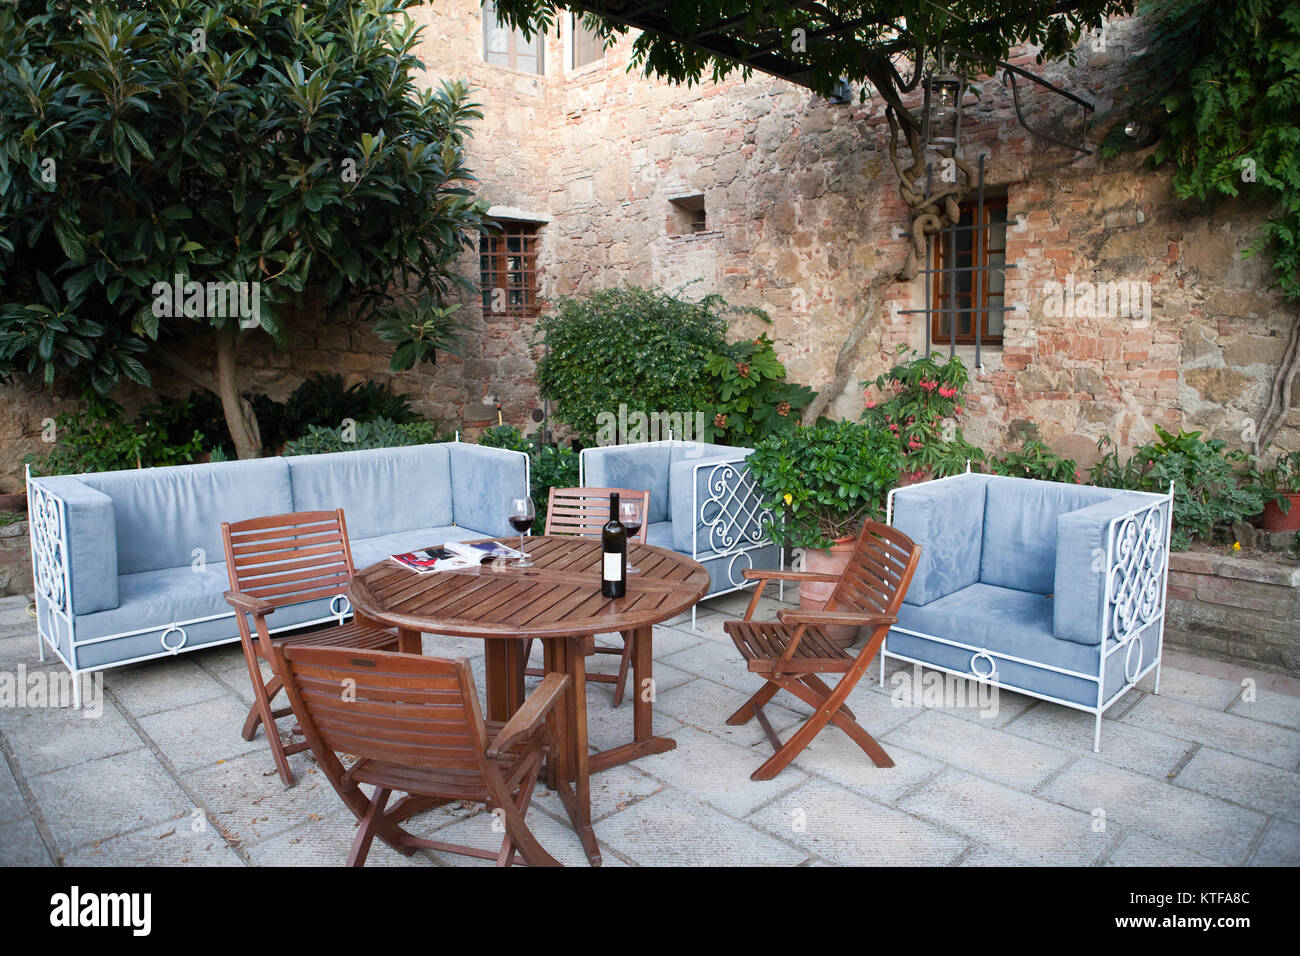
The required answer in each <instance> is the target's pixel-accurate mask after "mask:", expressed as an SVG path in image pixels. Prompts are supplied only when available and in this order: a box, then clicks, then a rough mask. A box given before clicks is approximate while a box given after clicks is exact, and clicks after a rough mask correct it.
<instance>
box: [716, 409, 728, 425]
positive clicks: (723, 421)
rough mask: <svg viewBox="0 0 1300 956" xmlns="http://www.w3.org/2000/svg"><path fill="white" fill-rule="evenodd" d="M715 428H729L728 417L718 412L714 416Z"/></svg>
mask: <svg viewBox="0 0 1300 956" xmlns="http://www.w3.org/2000/svg"><path fill="white" fill-rule="evenodd" d="M713 427H714V428H726V427H727V416H726V415H724V414H722V412H718V414H716V415H714V416H713Z"/></svg>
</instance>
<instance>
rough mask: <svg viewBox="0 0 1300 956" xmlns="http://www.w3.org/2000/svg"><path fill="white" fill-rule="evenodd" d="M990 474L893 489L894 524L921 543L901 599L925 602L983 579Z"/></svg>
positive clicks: (960, 476)
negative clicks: (982, 569)
mask: <svg viewBox="0 0 1300 956" xmlns="http://www.w3.org/2000/svg"><path fill="white" fill-rule="evenodd" d="M988 482H989V476H987V475H974V474H971V475H958V476H957V477H955V478H945V479H942V480H940V481H927V482H923V483H921V484H918V485H910V486H908V487H906V488H901V489H899V490H898V491H897V492H895V493H894V513H893V526H894V527H895V528H897V529H898V530H899V531H901V532H903V534H905V535H907V536H908V537H909V538H911V539H912V540H913V541H914V542H916V543H917V544H918V545H920V547H921V557H920V559H919V560H918V562H917V565H916V573H915V574H914V575H913V576H912V583H911V584H910V585H909V586H908V588H907V595H906V596H905V597H904V598H903V601H904V602H905V603H907V604H914V605H917V606H923V605H926V604H929V603H930V602H931V601H935V600H938V599H939V598H941V597H944V596H946V595H949V594H952V593H953V592H954V591H959V590H961V589H962V588H964V587H969V586H970V585H972V584H974V583H975V582H976V581H978V580H979V579H980V552H981V547H982V544H983V537H984V536H983V531H984V496H985V490H986V486H987V485H988Z"/></svg>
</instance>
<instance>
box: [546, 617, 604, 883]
mask: <svg viewBox="0 0 1300 956" xmlns="http://www.w3.org/2000/svg"><path fill="white" fill-rule="evenodd" d="M585 642H586V639H585V638H582V637H571V638H561V639H556V640H554V641H553V642H551V643H553V644H554V645H555V651H554V656H555V658H557V660H556V663H558V664H560V665H561V669H562V671H563V673H566V674H568V675H569V677H570V679H571V680H570V685H569V690H568V692H566V693H565V695H564V698H565V699H564V704H563V705H562V709H563V717H564V719H563V721H561V723H562V724H564V725H567V726H564V727H563V730H564V733H563V738H564V741H565V746H562V747H561V746H560V745H559V744H557V746H556V750H557V753H558V754H559V757H560V760H559V772H558V774H557V776H558V778H559V779H558V780H557V781H556V788H555V792H556V794H558V795H559V797H560V802H561V803H563V804H564V809H565V810H566V811H567V812H568V814H569V820H570V821H571V822H572V823H573V829H574V831H575V832H576V833H577V834H578V839H579V840H581V841H582V849H583V851H584V852H585V853H586V854H587V859H588V860H589V861H590V862H591V865H592V866H600V862H601V860H600V846H599V844H597V842H596V831H595V830H594V829H593V828H592V825H591V783H590V775H591V770H590V767H589V764H588V757H587V659H586V656H585V653H584V650H585V648H584V645H585ZM547 669H548V670H549V669H550V665H549V664H548V666H547Z"/></svg>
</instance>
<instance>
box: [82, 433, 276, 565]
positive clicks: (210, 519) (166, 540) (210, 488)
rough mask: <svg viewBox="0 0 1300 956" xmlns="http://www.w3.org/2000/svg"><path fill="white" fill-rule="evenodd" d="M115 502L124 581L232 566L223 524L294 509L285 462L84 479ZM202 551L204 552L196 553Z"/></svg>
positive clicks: (110, 473) (158, 470) (240, 463)
mask: <svg viewBox="0 0 1300 956" xmlns="http://www.w3.org/2000/svg"><path fill="white" fill-rule="evenodd" d="M77 477H78V479H79V480H80V481H81V482H82V483H83V484H85V485H88V486H89V487H91V488H94V489H95V490H96V491H99V492H102V493H103V494H105V495H108V497H110V498H112V499H113V517H114V523H115V525H116V531H117V572H118V574H119V575H128V574H135V573H137V572H140V571H159V570H162V569H164V568H183V569H188V568H189V566H190V564H191V562H193V561H195V560H200V559H201V560H202V561H204V562H207V564H208V565H209V566H211V565H212V564H213V563H216V562H219V561H223V560H224V559H225V551H224V548H223V545H222V542H221V522H223V521H242V520H244V519H245V518H257V517H261V516H263V515H274V514H283V513H285V512H286V511H292V510H293V494H292V492H291V491H290V488H289V467H288V465H286V464H285V460H284V459H283V458H259V459H256V460H253V461H228V462H212V463H210V464H203V465H175V466H171V467H167V468H143V469H135V470H131V471H105V472H99V473H97V474H89V475H78V476H77ZM196 550H197V551H198V552H199V553H197V554H196V553H195V552H196Z"/></svg>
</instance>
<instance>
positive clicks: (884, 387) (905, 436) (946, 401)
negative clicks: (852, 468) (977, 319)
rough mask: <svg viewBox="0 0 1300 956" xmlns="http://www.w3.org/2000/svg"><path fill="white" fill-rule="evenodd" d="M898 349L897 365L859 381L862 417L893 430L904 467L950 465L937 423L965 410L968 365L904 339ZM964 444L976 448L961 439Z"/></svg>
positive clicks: (916, 469)
mask: <svg viewBox="0 0 1300 956" xmlns="http://www.w3.org/2000/svg"><path fill="white" fill-rule="evenodd" d="M897 355H898V358H899V360H900V361H899V362H898V364H897V365H895V366H894V367H893V368H892V369H890V370H889V371H888V372H885V373H884V374H883V375H878V376H876V378H875V379H874V380H873V381H870V382H863V383H862V387H863V388H864V389H866V390H867V391H868V396H867V405H866V408H864V409H863V411H862V417H861V420H862V421H863V422H864V423H866V424H867V425H870V426H871V427H872V428H875V429H877V430H882V431H886V432H888V433H889V434H890V435H892V436H893V438H894V440H895V441H896V442H897V443H898V450H899V455H900V456H901V457H902V459H903V468H904V470H905V471H908V472H914V473H915V472H925V471H929V470H932V468H933V467H934V465H935V464H936V463H938V462H940V461H944V462H946V463H948V464H946V467H950V463H951V460H952V457H953V454H954V450H952V449H949V450H947V451H946V452H945V451H944V450H943V449H940V448H938V447H936V446H938V445H939V444H940V443H942V442H947V441H952V438H950V437H945V436H943V434H942V431H943V429H942V425H941V423H942V422H944V421H945V420H952V421H955V420H956V418H957V416H958V415H960V414H962V412H963V411H965V401H966V386H967V384H968V383H969V381H970V377H969V375H968V374H967V372H966V366H965V365H963V364H962V361H961V359H959V358H957V357H956V356H953V357H952V358H950V359H948V360H947V361H944V362H940V361H938V359H937V358H936V357H935V355H933V354H932V355H930V356H928V357H927V356H923V355H921V354H920V353H919V352H917V351H916V349H913V348H909V347H908V346H906V345H900V346H899V347H898V352H897ZM909 356H910V357H909ZM873 389H874V392H873V391H872V390H873ZM963 446H964V447H966V448H974V446H973V445H970V446H965V443H964V442H963ZM961 450H962V449H961V448H958V449H957V450H956V451H957V452H960V451H961ZM981 457H982V456H981ZM961 470H962V471H964V470H965V462H964V461H963V462H962V468H961Z"/></svg>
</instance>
